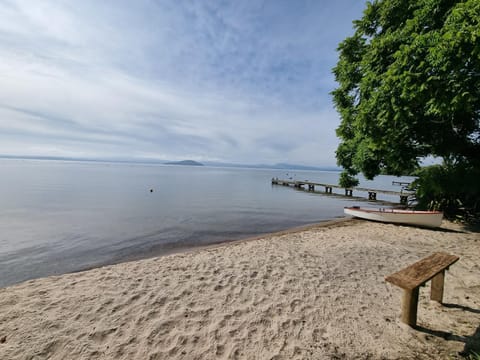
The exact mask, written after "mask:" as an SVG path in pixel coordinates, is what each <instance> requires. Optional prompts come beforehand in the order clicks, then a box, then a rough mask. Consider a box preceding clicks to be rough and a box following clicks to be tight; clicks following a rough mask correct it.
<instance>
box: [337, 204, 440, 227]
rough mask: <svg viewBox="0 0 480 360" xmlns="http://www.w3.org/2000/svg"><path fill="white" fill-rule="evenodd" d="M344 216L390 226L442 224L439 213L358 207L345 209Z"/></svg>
mask: <svg viewBox="0 0 480 360" xmlns="http://www.w3.org/2000/svg"><path fill="white" fill-rule="evenodd" d="M343 211H344V213H345V214H346V215H351V216H355V217H357V218H361V219H366V220H373V221H381V222H386V223H392V224H405V225H415V226H423V227H433V228H435V227H439V226H440V225H441V224H442V218H443V213H442V212H440V211H417V210H401V209H386V208H378V209H375V208H361V207H359V206H352V207H345V208H344V209H343Z"/></svg>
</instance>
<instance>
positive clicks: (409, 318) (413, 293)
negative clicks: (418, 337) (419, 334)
mask: <svg viewBox="0 0 480 360" xmlns="http://www.w3.org/2000/svg"><path fill="white" fill-rule="evenodd" d="M417 305H418V287H417V288H415V289H413V290H404V291H403V300H402V322H403V323H405V324H407V325H410V326H412V327H413V326H415V325H417Z"/></svg>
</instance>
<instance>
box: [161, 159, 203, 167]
mask: <svg viewBox="0 0 480 360" xmlns="http://www.w3.org/2000/svg"><path fill="white" fill-rule="evenodd" d="M165 164H167V165H188V166H203V164H202V163H199V162H198V161H193V160H182V161H171V162H167V163H165Z"/></svg>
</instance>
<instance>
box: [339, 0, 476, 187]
mask: <svg viewBox="0 0 480 360" xmlns="http://www.w3.org/2000/svg"><path fill="white" fill-rule="evenodd" d="M354 28H355V33H354V34H353V35H352V36H351V37H349V38H347V39H345V40H344V41H343V42H342V43H340V45H339V47H338V51H339V60H338V63H337V65H336V67H335V68H334V69H333V73H334V74H335V78H336V80H337V82H338V88H336V89H335V90H334V91H333V92H332V95H333V101H334V104H335V107H336V109H337V110H338V112H339V114H340V116H341V124H340V126H339V127H338V128H337V135H338V137H339V138H340V140H341V143H340V145H339V146H338V149H337V152H336V155H337V162H338V164H339V165H340V166H342V167H343V168H344V169H345V173H346V174H347V175H348V176H347V175H345V177H346V178H347V179H350V180H351V179H352V178H353V176H355V175H356V174H358V173H360V172H361V173H363V174H364V175H365V176H366V177H367V178H369V179H371V178H373V177H374V176H376V175H378V174H380V173H385V172H387V173H389V174H393V175H402V174H406V173H411V172H412V171H414V170H415V169H417V168H418V167H419V161H420V160H421V159H423V158H425V157H427V156H433V157H438V158H442V159H443V160H444V162H445V164H448V165H449V166H454V167H455V166H456V164H461V165H462V169H463V170H462V171H464V170H465V169H468V168H471V169H472V171H473V170H475V171H478V169H479V168H480V129H479V119H480V1H478V0H465V1H447V0H379V1H373V2H368V3H367V6H366V9H365V11H364V14H363V17H362V18H361V19H360V20H357V21H355V22H354Z"/></svg>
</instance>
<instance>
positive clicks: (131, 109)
mask: <svg viewBox="0 0 480 360" xmlns="http://www.w3.org/2000/svg"><path fill="white" fill-rule="evenodd" d="M362 7H363V4H359V3H357V2H356V1H338V2H336V1H330V2H321V1H294V2H293V1H263V2H262V1H208V2H205V1H138V2H128V1H105V2H98V1H82V2H77V1H41V2H39V1H20V0H16V1H0V58H1V59H2V60H1V61H0V83H1V86H0V154H3V155H28V156H32V155H35V156H69V157H92V158H108V159H111V158H115V159H122V158H124V159H135V158H138V159H140V158H154V159H165V160H167V159H168V160H170V159H184V158H193V159H196V160H220V161H228V162H239V163H245V162H247V163H271V162H287V161H288V162H297V163H304V164H312V165H313V164H315V165H333V164H334V163H335V159H334V150H335V148H336V145H337V143H338V140H337V139H336V137H335V128H336V127H337V125H338V123H339V118H338V115H337V114H336V113H335V111H334V110H333V106H332V104H331V99H330V96H329V95H328V93H329V91H331V90H332V89H333V87H334V86H335V84H334V82H333V77H332V75H331V68H332V66H333V65H334V64H335V62H336V52H335V48H336V46H337V44H338V42H339V41H341V40H342V39H343V38H344V37H345V36H348V35H349V34H351V32H352V26H351V21H352V20H353V19H354V18H358V17H359V16H360V15H361V11H362Z"/></svg>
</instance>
